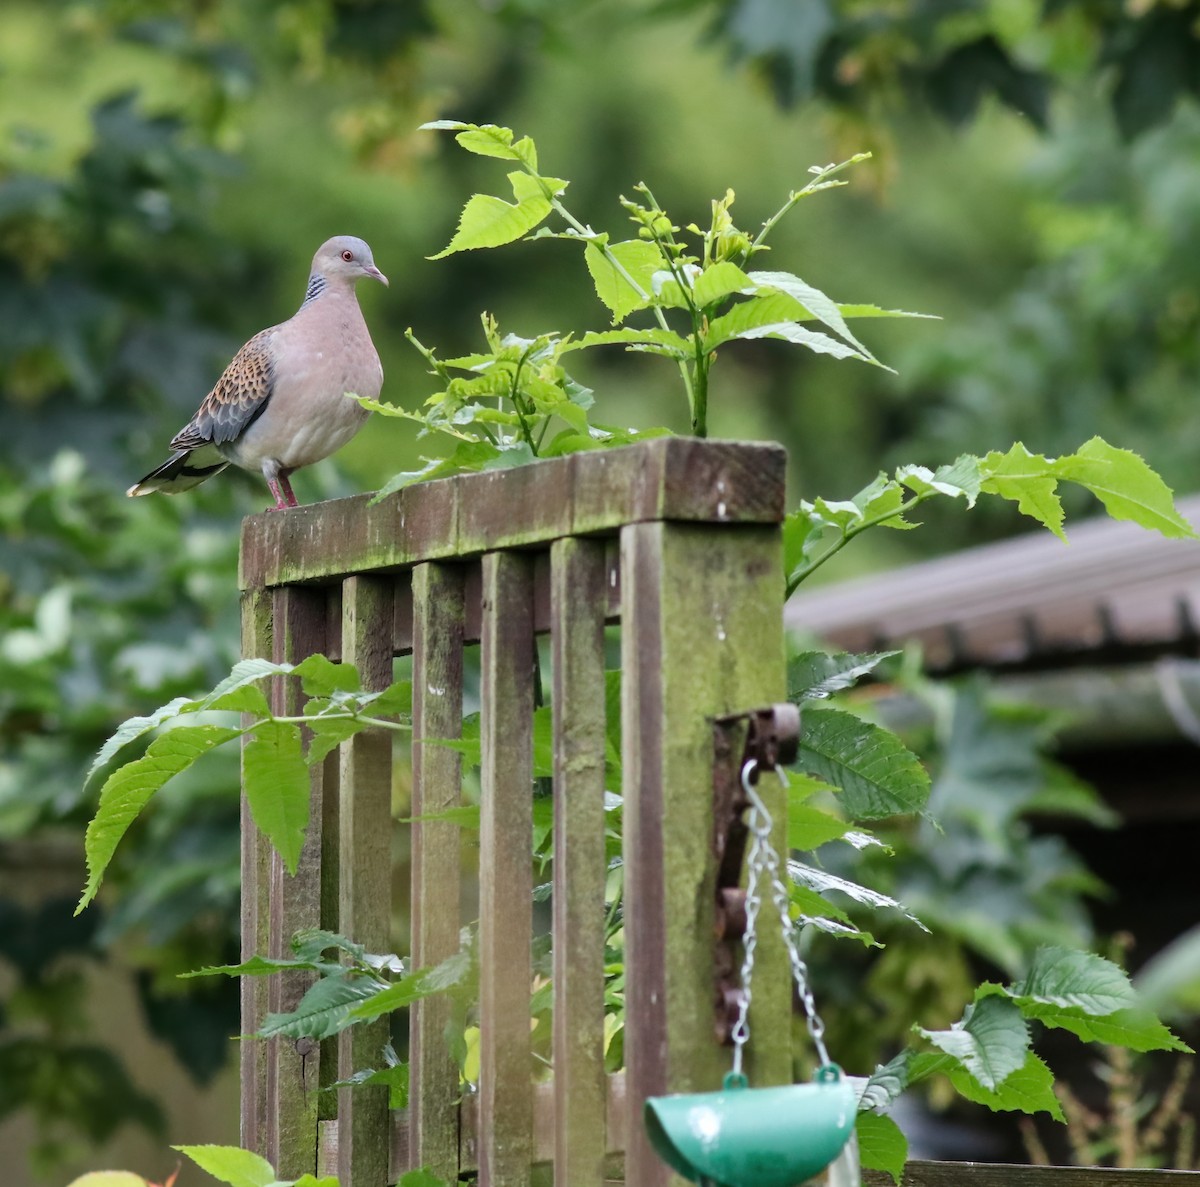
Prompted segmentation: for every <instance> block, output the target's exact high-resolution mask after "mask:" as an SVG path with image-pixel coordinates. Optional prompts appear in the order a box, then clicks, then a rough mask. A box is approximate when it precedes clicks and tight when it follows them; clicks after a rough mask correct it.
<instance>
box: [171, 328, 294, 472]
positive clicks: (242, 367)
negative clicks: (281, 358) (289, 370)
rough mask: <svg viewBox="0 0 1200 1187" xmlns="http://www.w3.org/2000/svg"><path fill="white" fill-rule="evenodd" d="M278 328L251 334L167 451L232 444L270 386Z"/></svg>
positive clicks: (256, 412) (261, 405)
mask: <svg viewBox="0 0 1200 1187" xmlns="http://www.w3.org/2000/svg"><path fill="white" fill-rule="evenodd" d="M278 329H279V327H278V326H272V327H271V328H270V329H267V330H262V331H261V332H260V333H258V334H255V335H254V337H253V338H251V339H250V341H249V342H247V343H246V345H245V346H243V347H242V349H241V350H239V351H238V352H237V354H236V355H234V357H233V361H232V362H231V363H230V364H229V366H228V367H226V368H225V372H224V374H223V375H222V376H221V378H220V379H218V380H217V382H216V386H215V387H214V388H213V389H212V391H211V392H209V393H208V395H207V396H205V397H204V401H203V403H201V405H200V408H199V410H198V411H197V412H196V415H195V416H193V417H192V419H191V421H190V422H189V423H188V424H187V426H186V427H185V428H183V429H181V430H180V431H179V432H178V433H176V434H175V436H174V438H173V439H172V441H171V446H170V447H171V448H172V449H175V450H183V449H199V448H200V446H202V445H207V444H210V443H211V444H213V445H224V444H225V443H226V442H229V441H235V440H237V438H238V437H240V436H241V435H242V434H243V433H244V432H245V431H246V430H247V429H248V428H249V427H250V425H252V424H253V423H254V420H255V418H256V417H258V416H259V415H261V413H262V411H263V409H265V408H266V406H267V400H268V399H270V396H271V391H272V388H273V386H274V362H273V359H272V353H271V342H272V339H273V338H274V336H275V333H276V331H277V330H278Z"/></svg>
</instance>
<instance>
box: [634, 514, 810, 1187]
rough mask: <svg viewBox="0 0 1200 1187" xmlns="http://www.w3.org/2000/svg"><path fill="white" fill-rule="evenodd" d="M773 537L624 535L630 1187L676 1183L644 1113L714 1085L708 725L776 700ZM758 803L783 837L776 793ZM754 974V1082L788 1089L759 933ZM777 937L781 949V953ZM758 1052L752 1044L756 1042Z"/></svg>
mask: <svg viewBox="0 0 1200 1187" xmlns="http://www.w3.org/2000/svg"><path fill="white" fill-rule="evenodd" d="M780 549H781V542H780V533H779V531H778V529H776V528H773V527H763V528H755V527H752V526H742V527H740V528H739V529H738V530H737V531H730V532H720V531H713V530H712V529H711V528H702V527H696V526H692V525H686V524H662V523H653V524H634V525H632V526H630V527H627V528H624V529H623V530H622V532H621V601H622V616H621V618H622V631H621V648H622V670H623V688H622V757H623V762H622V770H623V788H624V795H625V810H624V824H625V839H624V844H625V945H626V953H625V955H626V970H627V974H626V998H625V1019H626V1021H625V1062H626V1076H627V1078H628V1100H629V1109H630V1112H629V1116H628V1118H627V1122H628V1126H629V1130H628V1132H629V1144H628V1153H627V1160H626V1177H627V1181H628V1182H629V1183H630V1184H632V1185H633V1187H662V1185H665V1184H667V1183H668V1182H672V1181H674V1180H673V1179H672V1177H671V1175H670V1173H669V1172H668V1170H667V1168H666V1167H665V1166H664V1165H663V1164H662V1163H661V1162H659V1160H658V1159H657V1158H656V1157H655V1156H654V1154H653V1152H652V1151H651V1150H650V1147H649V1144H648V1142H647V1141H646V1139H645V1136H644V1132H643V1128H642V1121H641V1108H642V1101H643V1100H644V1098H645V1097H646V1096H650V1095H656V1094H659V1093H663V1092H667V1091H674V1092H688V1091H704V1090H711V1089H714V1088H716V1087H717V1086H718V1084H719V1082H720V1077H721V1075H722V1073H723V1072H724V1071H726V1070H727V1069H728V1066H729V1052H728V1051H727V1050H725V1049H723V1048H720V1047H719V1046H718V1045H717V1044H716V1042H715V1039H714V1036H713V988H714V986H713V917H714V916H713V912H714V895H715V860H714V857H713V853H712V829H713V823H712V821H713V813H712V727H711V718H712V717H713V716H714V715H717V714H726V713H730V712H733V711H735V710H742V709H750V708H754V707H756V706H758V705H762V704H767V703H770V702H773V701H776V700H779V699H781V698H782V696H783V693H784V662H783V632H782V596H783V589H782V586H783V583H782V581H781V580H780V572H781V564H782V558H781V555H780ZM771 782H772V781H765V783H764V794H765V795H767V796H768V797H769V799H770V806H771V807H772V808H774V809H776V816H777V825H778V826H779V827H780V828H781V829H782V826H783V824H784V812H783V810H782V803H781V800H782V798H783V797H782V794H781V792H782V788H781V787H778V786H776V787H772V786H771ZM765 918H766V912H765V911H764V927H763V928H762V929H761V930H760V935H761V939H762V943H761V946H760V948H759V958H758V962H757V966H756V978H755V984H754V1011H753V1016H752V1018H751V1027H752V1031H753V1034H754V1035H755V1036H756V1037H757V1040H758V1041H757V1042H756V1043H754V1046H753V1053H754V1055H755V1056H756V1058H755V1061H754V1063H753V1065H751V1067H750V1068H749V1071H750V1073H751V1075H752V1077H753V1082H755V1083H759V1084H767V1083H778V1082H781V1081H784V1080H786V1079H788V1078H789V1077H790V1073H791V1053H790V1050H789V1043H788V1035H789V1034H790V1029H791V1028H790V1025H789V1021H788V1020H789V1017H790V1012H791V993H790V987H789V984H788V971H787V968H786V963H785V962H784V961H783V960H781V959H780V958H781V956H782V952H781V948H782V940H781V938H778V932H777V929H769V928H768V927H767V926H765ZM772 930H775V935H776V937H777V938H776V939H775V940H774V943H773V944H772V943H771V940H770V937H771V934H772ZM752 1042H753V1040H752Z"/></svg>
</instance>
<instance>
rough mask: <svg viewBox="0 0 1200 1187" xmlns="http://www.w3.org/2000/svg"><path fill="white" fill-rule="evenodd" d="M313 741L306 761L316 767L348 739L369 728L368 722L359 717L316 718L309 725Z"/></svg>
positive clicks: (310, 743) (305, 758) (309, 746)
mask: <svg viewBox="0 0 1200 1187" xmlns="http://www.w3.org/2000/svg"><path fill="white" fill-rule="evenodd" d="M308 728H309V730H310V731H311V732H312V740H311V741H310V742H309V744H308V753H307V754H306V755H305V756H304V761H305V762H306V763H307V764H308V765H309V766H310V767H314V766H316V765H317V763H319V762H322V761H323V760H324V759H325V756H326V755H328V754H330V753H332V752H333V751H334V750H336V749H337V747H338V746H340V745H341V744H342V743H343V742H344V741H346V739H347V738H353V737H354V735H355V734H357V733H359V732H360V731H362V730H365V729H366V728H367V722H365V721H362V720H360V719H359V718H357V717H320V716H318V717H314V718H312V719H311V721H310V722H309V723H308Z"/></svg>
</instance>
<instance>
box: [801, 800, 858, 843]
mask: <svg viewBox="0 0 1200 1187" xmlns="http://www.w3.org/2000/svg"><path fill="white" fill-rule="evenodd" d="M850 827H851V826H850V825H849V824H847V822H846V821H844V820H839V819H838V818H837V817H836V816H834V815H832V814H831V813H829V812H822V811H821V809H820V808H814V807H812V805H811V804H788V813H787V844H788V848H789V849H799V850H800V851H802V852H806V853H807V852H809V851H811V850H813V849H816V848H818V847H819V846H821V845H824V844H825V843H826V842H827V841H836V840H837V839H838V837H842V836H845V834H846V833H847V832H848V831H849V830H850Z"/></svg>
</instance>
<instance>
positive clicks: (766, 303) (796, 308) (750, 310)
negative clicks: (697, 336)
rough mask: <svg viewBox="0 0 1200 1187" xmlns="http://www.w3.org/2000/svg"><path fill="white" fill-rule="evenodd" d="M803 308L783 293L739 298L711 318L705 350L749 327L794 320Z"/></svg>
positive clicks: (740, 335)
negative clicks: (739, 299)
mask: <svg viewBox="0 0 1200 1187" xmlns="http://www.w3.org/2000/svg"><path fill="white" fill-rule="evenodd" d="M806 312H807V311H806V310H805V309H804V308H803V306H801V305H800V304H798V302H796V301H795V300H794V299H793V298H792V297H789V296H788V295H787V294H786V293H768V294H765V295H762V294H760V295H758V296H755V297H751V298H750V300H748V301H739V302H738V303H737V304H736V305H734V306H733V308H731V309H730V310H729V311H728V312H727V313H723V314H721V316H720V317H714V318H713V319H712V321H710V322H709V324H708V329H707V331H706V332H705V334H704V349H705V351H706V352H711V351H713V350H716V348H717V347H718V346H721V345H722V344H723V343H726V342H729V341H731V340H732V339H734V338H743V337H745V336H746V334H747V333H748V332H749V331H750V330H754V329H759V328H761V327H763V326H774V325H778V324H779V323H780V322H787V321H797V320H799V319H801V318H802V317H803V316H804V314H805V313H806Z"/></svg>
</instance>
